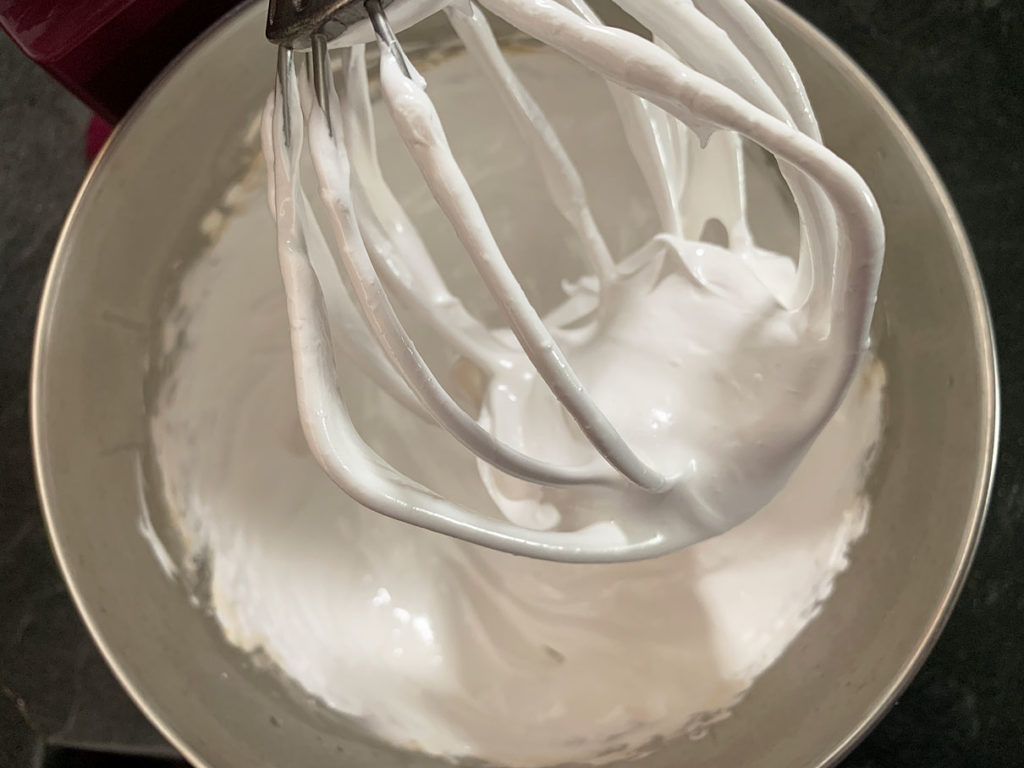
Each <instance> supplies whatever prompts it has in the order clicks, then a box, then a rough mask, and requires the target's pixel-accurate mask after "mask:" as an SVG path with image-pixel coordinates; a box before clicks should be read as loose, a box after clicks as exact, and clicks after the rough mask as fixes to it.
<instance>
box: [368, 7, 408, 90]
mask: <svg viewBox="0 0 1024 768" xmlns="http://www.w3.org/2000/svg"><path fill="white" fill-rule="evenodd" d="M366 12H367V13H368V14H369V16H370V23H371V24H373V31H374V33H376V35H377V39H378V40H379V41H380V44H381V45H382V46H385V47H386V48H387V49H388V50H389V51H391V55H392V56H394V57H395V61H397V62H398V66H399V68H400V69H401V70H402V74H403V75H405V76H406V77H410V78H411V77H412V70H411V69H410V67H409V60H408V59H406V57H405V51H404V50H402V46H401V45H400V44H399V42H398V38H397V37H396V36H395V31H394V30H393V29H392V28H391V23H390V22H389V21H388V17H387V15H386V14H385V13H384V9H383V8H381V5H380V0H366Z"/></svg>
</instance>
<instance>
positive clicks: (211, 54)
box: [33, 0, 997, 768]
mask: <svg viewBox="0 0 1024 768" xmlns="http://www.w3.org/2000/svg"><path fill="white" fill-rule="evenodd" d="M599 5H600V4H599ZM757 6H758V8H759V10H760V11H761V12H762V13H763V15H764V16H765V18H766V20H768V21H769V23H770V24H771V25H772V27H773V28H774V30H775V31H776V33H777V34H778V36H779V37H780V39H781V40H782V42H783V44H784V45H785V46H786V47H787V49H788V50H789V51H790V54H791V55H792V57H793V58H794V60H795V62H796V64H797V66H798V68H799V69H800V71H801V73H802V74H803V76H804V79H805V82H806V85H807V88H808V91H809V93H810V95H811V98H812V102H813V104H814V106H815V109H816V111H817V113H818V116H819V119H820V120H821V123H822V128H823V132H824V135H825V138H826V141H827V143H828V144H829V145H830V146H831V147H832V148H833V149H835V150H836V151H837V152H838V153H839V154H840V155H841V156H842V157H843V158H845V159H846V160H848V161H849V162H850V163H851V164H852V165H854V166H855V167H856V168H857V170H858V171H860V172H861V173H862V174H863V175H864V176H865V178H866V179H867V181H868V183H869V184H870V185H871V187H872V189H873V190H874V192H875V194H876V196H877V198H878V201H879V203H880V205H881V208H882V212H883V215H884V217H885V220H886V226H887V230H888V249H887V254H886V267H885V272H884V275H883V280H882V290H881V296H880V302H879V311H878V317H877V322H876V326H875V339H876V344H877V348H878V350H879V354H880V355H881V357H882V358H883V360H884V361H885V363H886V366H887V368H888V375H889V379H888V381H889V384H888V423H887V428H886V435H885V440H884V445H883V448H882V453H881V456H880V459H879V462H878V469H877V471H876V472H875V474H874V476H873V478H872V481H871V489H870V490H871V492H872V495H873V498H874V509H873V512H872V517H871V521H870V526H869V530H868V532H867V534H866V535H865V537H864V538H863V539H862V540H861V541H860V542H859V543H858V544H857V545H856V547H855V548H854V551H853V553H852V564H851V567H850V569H849V571H848V572H847V573H845V574H844V575H843V576H841V577H840V579H839V580H838V583H837V585H836V590H835V594H834V595H833V597H832V598H831V599H830V600H829V601H828V603H827V604H826V606H825V608H824V610H823V611H822V613H821V615H820V616H819V617H818V618H817V619H816V620H815V621H814V622H812V624H811V625H810V626H809V627H808V628H807V629H806V630H805V631H804V632H803V634H802V635H801V636H800V637H799V638H798V639H797V641H796V642H795V643H794V644H793V645H792V646H791V647H790V648H789V650H788V651H787V653H786V654H785V655H784V656H783V658H782V659H781V660H780V661H779V662H778V663H777V664H776V665H775V666H774V667H773V668H772V669H770V670H769V671H768V672H767V673H766V674H765V675H764V676H763V677H762V678H761V679H760V680H759V681H758V682H757V684H756V685H755V686H754V688H753V690H752V691H751V693H750V695H749V696H748V697H747V698H746V699H745V700H744V701H743V703H742V704H741V705H740V706H739V707H738V708H737V709H736V711H735V712H734V715H733V717H732V718H730V719H729V720H727V721H725V722H723V723H721V724H719V725H717V726H716V727H715V728H714V729H713V732H712V734H711V735H710V736H709V737H708V738H706V739H703V740H701V741H690V740H688V739H686V740H679V741H677V742H670V743H666V744H665V745H664V746H663V747H662V748H661V749H659V750H658V751H657V752H656V754H654V755H652V756H651V757H650V758H648V759H646V760H644V761H641V763H640V764H642V765H649V766H652V767H653V766H677V765H679V764H681V763H683V762H684V761H685V764H687V765H689V766H694V767H695V768H696V767H698V766H707V767H708V768H711V767H712V766H716V767H717V766H729V767H730V768H731V767H732V766H737V765H752V764H756V765H758V766H761V767H762V768H792V767H793V766H805V765H806V766H818V765H823V764H827V763H829V762H830V761H832V760H833V759H835V758H836V757H837V756H838V755H839V754H840V753H841V752H842V751H843V750H844V749H846V748H847V747H848V746H849V745H850V744H851V743H852V742H853V741H855V739H856V738H857V737H858V736H859V735H860V734H861V733H862V732H864V731H865V730H866V729H867V728H868V727H869V726H870V724H871V723H872V722H873V721H874V720H875V719H876V717H877V716H878V715H879V713H880V712H881V711H882V710H883V709H884V707H885V705H886V704H887V703H888V702H890V701H891V699H892V698H893V696H894V695H895V693H896V692H897V691H898V689H899V687H900V686H901V685H902V684H903V683H904V682H905V681H906V679H907V677H908V676H909V674H910V673H911V672H912V671H913V669H914V668H915V666H916V664H917V663H919V661H920V660H921V659H922V657H923V654H924V653H926V652H927V649H928V648H929V647H930V644H931V642H933V640H934V638H935V636H936V634H937V632H938V630H939V629H940V628H941V625H942V623H943V622H944V619H945V617H946V615H947V613H948V610H949V608H950V606H951V602H952V600H953V599H954V598H955V594H956V592H957V590H958V588H959V585H960V583H961V581H962V578H963V575H964V572H965V570H966V567H967V565H968V563H969V560H970V556H971V554H972V552H973V548H974V544H975V542H976V538H977V534H978V530H979V528H980V525H981V520H982V517H983V513H984V506H985V502H986V500H987V494H988V488H989V481H990V477H991V471H992V463H993V451H994V442H995V431H996V416H997V396H996V380H995V375H994V374H995V362H994V353H993V348H992V341H991V332H990V327H989V321H988V317H987V311H986V308H985V301H984V296H983V294H982V292H981V288H980V284H979V281H978V276H977V272H976V268H975V265H974V261H973V258H972V256H971V253H970V250H969V247H968V245H967V242H966V240H965V238H964V235H963V232H962V230H961V227H960V225H959V222H958V220H957V218H956V215H955V213H954V212H953V210H952V208H951V205H950V203H949V200H948V197H947V196H946V193H945V191H944V190H943V189H942V187H941V184H940V182H939V181H938V179H937V177H936V176H935V173H934V171H933V170H932V168H931V166H930V165H929V163H928V161H927V159H926V158H925V157H924V155H923V153H922V151H921V149H920V147H919V146H918V145H917V144H916V142H915V141H914V139H913V138H912V137H911V136H910V134H909V131H908V130H907V128H906V127H905V126H904V125H903V123H902V122H901V121H900V119H899V118H898V116H896V115H895V114H894V112H893V111H892V109H891V107H890V106H889V105H888V103H887V102H886V101H885V100H884V98H883V97H882V96H881V95H880V94H879V93H878V92H877V90H876V89H874V87H873V86H872V85H871V84H870V83H869V82H868V81H867V80H866V78H865V77H864V76H863V75H862V74H861V73H860V72H859V70H857V69H856V67H855V66H854V65H853V64H852V63H851V62H850V61H849V60H848V59H846V58H845V56H843V54H842V53H841V52H839V51H838V50H837V49H836V48H835V47H834V46H832V45H831V44H830V43H829V42H828V41H826V40H825V39H824V38H822V37H821V36H820V35H819V34H818V33H816V32H815V31H814V30H813V29H811V28H810V27H809V26H808V25H807V24H806V23H804V22H803V21H801V20H800V19H799V18H797V17H796V16H795V15H794V14H792V13H791V12H789V11H787V10H786V9H784V8H783V7H782V6H780V5H778V4H776V3H774V2H771V0H766V1H765V2H759V3H757ZM263 12H264V8H263V6H262V5H261V4H254V5H250V6H248V7H246V8H245V9H243V10H241V11H240V12H239V13H237V14H235V15H234V16H233V17H232V18H230V19H229V20H227V21H226V23H224V24H222V25H221V26H220V27H218V28H217V29H216V30H214V31H213V32H212V33H211V34H210V35H208V36H207V37H206V38H205V39H204V40H203V41H201V43H200V44H198V45H197V46H195V47H194V48H193V49H192V50H191V51H190V52H189V53H188V55H187V56H185V57H184V58H183V59H182V60H180V61H179V63H178V64H177V65H176V66H175V67H174V68H173V69H172V70H171V71H170V72H169V74H167V75H165V76H164V77H163V78H162V80H161V82H160V83H159V85H158V86H157V87H156V88H154V89H152V90H151V91H150V92H149V93H148V94H147V96H146V97H145V98H144V99H143V102H142V103H141V105H140V106H139V107H138V108H137V109H136V110H135V111H134V112H133V113H132V114H131V115H130V116H129V118H128V119H127V120H126V121H125V124H124V126H123V127H122V128H121V129H120V130H119V131H118V132H117V134H116V136H115V138H114V140H113V141H112V143H111V145H110V146H109V147H108V148H107V150H106V151H105V152H104V154H103V156H102V158H101V160H100V162H99V163H98V165H97V167H96V168H95V169H94V170H93V172H92V174H91V175H90V177H89V179H88V181H87V182H86V184H85V186H84V188H83V190H82V193H81V196H80V198H79V200H78V202H77V203H76V206H75V208H74V209H73V211H72V213H71V216H70V217H69V220H68V223H67V226H66V229H65V232H64V235H63V237H62V239H61V242H60V244H59V246H58V249H57V254H56V258H55V261H54V265H53V269H52V273H51V277H50V282H49V285H48V288H47V291H46V295H45V298H44V304H43V309H42V315H41V319H40V325H39V331H38V338H37V349H36V368H35V372H34V381H33V397H34V400H33V418H34V427H35V448H36V460H37V468H38V475H39V484H40V489H41V493H42V496H43V500H44V506H45V509H46V514H47V517H48V521H49V525H50V530H51V535H52V537H53V541H54V546H55V549H56V552H57V555H58V558H59V559H60V561H61V565H62V567H63V569H64V571H65V575H66V577H67V579H68V582H69V584H70V585H71V589H72V591H73V593H74V595H75V598H76V600H77V601H78V605H79V607H80V609H81V610H82V613H83V614H84V615H85V617H86V620H87V622H88V624H89V626H90V629H91V630H92V632H93V634H94V635H95V637H96V638H97V640H98V642H99V644H100V646H101V647H102V649H103V651H104V653H105V654H106V656H107V658H108V660H110V662H111V664H112V665H113V666H114V668H115V670H116V671H117V673H118V675H119V676H120V678H121V679H122V681H123V682H124V683H125V685H126V686H127V687H128V689H129V691H130V692H131V693H132V695H133V697H134V698H135V699H136V701H137V702H139V703H140V705H142V707H143V708H144V709H145V710H146V712H147V713H148V715H149V716H150V718H151V719H152V720H153V721H154V722H155V723H156V724H157V725H158V726H159V727H160V728H161V729H162V730H163V731H164V732H165V733H166V734H167V735H168V736H169V738H170V739H171V740H172V741H173V742H174V743H175V745H176V746H178V747H179V748H180V749H182V750H183V751H184V752H185V753H186V755H187V756H189V757H190V758H191V759H192V760H193V761H194V762H195V763H196V764H197V765H202V766H208V768H228V766H238V765H246V766H251V767H252V768H258V767H259V766H280V765H289V766H295V767H296V768H307V767H311V766H327V765H331V766H338V765H345V766H353V767H354V766H362V765H373V766H376V767H378V768H386V766H398V765H410V764H423V765H429V764H432V763H433V762H438V761H431V760H429V759H427V758H424V757H422V756H410V755H408V754H405V753H400V752H397V751H395V750H393V749H390V748H388V747H385V746H382V745H380V744H378V743H376V742H375V741H374V740H372V739H370V738H368V737H366V736H365V735H363V734H362V733H361V732H360V731H359V729H358V728H356V727H353V726H352V725H350V724H348V723H346V722H345V721H344V720H342V719H341V718H338V717H335V716H333V715H331V714H329V713H326V712H324V711H323V710H322V709H320V708H319V707H317V706H316V705H315V704H313V703H312V702H310V701H307V700H306V699H304V698H303V697H302V696H301V695H299V694H297V693H296V692H295V691H292V690H290V689H289V688H288V686H287V685H284V684H282V683H281V682H280V681H279V680H278V679H277V677H276V676H275V675H274V674H272V673H270V672H268V671H266V670H264V669H261V668H260V667H259V666H258V665H256V664H254V663H253V662H252V661H251V660H249V659H248V658H246V657H244V656H243V655H242V654H240V653H239V652H237V651H236V650H235V649H233V648H232V647H231V646H229V645H228V644H227V643H226V642H225V641H224V640H223V638H222V637H221V635H220V633H219V631H218V629H217V627H216V624H215V623H214V621H213V620H212V619H211V618H210V617H209V616H207V615H205V614H204V613H202V612H201V611H199V610H197V609H196V608H195V607H194V606H193V605H192V604H191V603H190V602H189V600H188V596H187V593H186V591H185V590H184V589H183V587H182V586H181V585H180V584H178V583H176V582H175V581H173V580H171V579H169V578H167V576H166V575H165V574H164V572H163V571H162V570H161V568H160V566H159V564H158V563H157V561H156V559H155V558H154V556H153V553H152V551H151V549H150V547H149V544H148V543H147V541H146V540H145V539H144V538H143V536H142V535H141V533H140V530H139V519H140V509H141V505H142V503H143V502H142V499H143V492H142V483H143V473H142V472H141V471H140V462H141V459H140V452H141V449H142V447H143V446H144V445H145V443H146V434H147V422H146V414H145V400H146V392H145V383H144V382H145V376H144V372H145V370H146V367H147V360H148V356H149V353H150V349H151V346H152V344H153V340H154V335H155V334H156V333H157V332H158V330H159V325H158V319H159V314H160V313H159V310H160V302H161V300H162V298H163V297H164V295H165V291H166V286H167V285H168V282H169V281H173V280H174V279H175V275H176V274H177V273H178V272H179V271H180V270H181V268H182V265H183V264H185V263H187V262H188V260H189V259H191V258H192V257H194V255H195V254H196V253H198V252H199V251H200V250H202V248H203V246H204V242H205V241H204V235H203V234H202V232H203V228H202V222H203V220H204V218H205V217H206V215H207V214H208V212H209V211H210V210H211V209H213V208H215V207H216V206H217V205H218V204H219V203H220V201H221V199H222V197H223V194H224V191H225V189H226V188H227V187H228V185H229V184H230V183H231V182H232V181H233V180H234V179H236V178H238V176H239V175H240V174H241V173H242V171H243V169H244V168H246V167H247V165H248V164H249V163H251V161H252V155H253V149H252V147H251V142H250V145H249V146H247V144H246V142H245V141H243V137H245V136H246V134H247V132H249V131H251V130H252V129H253V125H254V123H253V120H254V117H255V116H256V114H257V112H258V110H259V108H260V106H261V105H262V102H263V99H264V98H265V96H266V93H267V90H268V89H269V87H270V86H271V84H272V77H273V60H274V53H273V50H272V48H271V47H270V46H268V45H267V44H266V43H265V41H264V39H263V34H262V32H263V29H262V28H263V21H264V19H263ZM609 15H611V14H609ZM434 31H435V30H432V28H431V27H430V25H429V24H428V25H426V26H424V27H420V28H417V30H415V31H414V33H413V36H414V37H416V36H422V37H424V38H425V39H430V36H431V35H432V34H433V33H434ZM679 684H680V685H685V684H686V681H685V680H681V681H679Z"/></svg>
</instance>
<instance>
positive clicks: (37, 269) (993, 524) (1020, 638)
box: [0, 0, 1024, 768]
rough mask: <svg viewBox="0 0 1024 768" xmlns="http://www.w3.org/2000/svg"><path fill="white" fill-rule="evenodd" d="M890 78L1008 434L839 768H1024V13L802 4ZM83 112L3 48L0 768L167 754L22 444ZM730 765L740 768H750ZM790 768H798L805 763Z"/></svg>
mask: <svg viewBox="0 0 1024 768" xmlns="http://www.w3.org/2000/svg"><path fill="white" fill-rule="evenodd" d="M790 2H791V5H793V6H794V7H795V8H796V9H797V10H799V11H800V12H801V13H802V14H804V15H805V16H806V17H807V18H808V19H810V20H811V21H812V22H814V23H815V24H817V25H818V26H819V27H820V28H821V29H822V30H824V31H825V32H826V33H827V34H828V35H830V36H831V37H832V38H833V39H835V40H836V41H837V42H838V43H839V44H840V45H841V46H842V47H843V48H844V49H845V50H846V51H848V52H849V53H850V54H851V55H852V56H853V58H854V59H855V60H856V61H858V62H859V63H860V64H861V65H862V66H863V67H864V68H865V69H866V70H867V71H868V73H869V74H870V75H871V76H872V77H873V78H874V79H875V80H876V81H877V82H878V83H879V85H880V86H881V87H882V89H883V90H884V91H885V92H886V93H887V94H888V95H889V97H890V98H891V99H892V101H893V102H894V103H895V104H896V106H897V107H898V108H899V110H900V111H901V112H902V113H903V115H904V116H905V117H906V119H907V121H908V122H909V123H910V125H911V127H912V128H913V129H914V131H915V132H916V133H917V135H918V137H919V138H920V139H921V141H922V143H923V144H924V146H925V148H926V149H927V150H928V152H929V153H930V154H931V156H932V159H933V160H934V161H935V164H936V166H937V167H938V169H939V172H940V173H941V174H942V176H943V178H944V179H945V181H946V184H947V185H948V187H949V188H950V190H951V192H952V195H953V198H954V200H955V202H956V204H957V206H958V208H959V210H960V213H961V215H962V217H963V219H964V223H965V224H966V227H967V231H968V233H969V234H970V237H971V240H972V243H973V245H974V248H975V251H976V253H977V257H978V262H979V264H980V265H981V271H982V274H983V276H984V279H985V284H986V286H987V289H988V292H989V300H990V303H991V306H992V313H993V316H994V318H995V324H996V335H997V342H998V346H999V353H1000V365H1001V383H1002V393H1003V432H1002V440H1001V445H1000V461H999V470H998V474H997V481H996V490H995V495H994V497H993V501H992V506H991V509H990V511H989V519H988V523H987V526H986V529H985V534H984V536H983V538H982V541H981V547H980V549H979V552H978V557H977V560H976V562H975V566H974V568H973V570H972V572H971V576H970V579H969V581H968V584H967V587H966V589H965V591H964V594H963V597H962V598H961V600H960V602H959V604H958V605H957V608H956V611H955V613H954V615H953V618H952V620H951V621H950V623H949V626H948V627H947V629H946V631H945V632H944V634H943V635H942V638H941V639H940V641H939V643H938V645H937V646H936V648H935V651H934V652H933V653H932V655H931V657H930V658H929V660H928V662H927V663H926V665H925V666H924V668H923V669H922V671H921V673H920V674H919V675H918V677H917V679H916V680H915V681H914V683H913V684H912V685H911V687H910V688H909V689H908V691H907V692H906V694H905V695H904V696H903V697H902V698H901V699H900V701H899V703H898V704H897V706H896V707H895V708H894V709H893V711H892V712H891V713H890V714H889V716H888V717H887V718H886V719H885V720H884V721H883V722H882V724H881V725H880V726H879V727H878V728H877V729H876V730H875V732H874V733H873V734H872V735H871V736H869V737H868V739H867V740H866V741H865V742H864V744H862V745H861V746H860V747H859V748H858V749H857V750H856V751H855V752H854V753H853V755H851V757H850V758H849V759H848V760H847V762H846V763H844V768H960V767H968V766H969V767H971V768H973V767H974V766H977V767H978V768H1021V766H1024V466H1022V462H1024V407H1022V406H1024V403H1022V400H1021V392H1022V389H1024V334H1022V333H1021V329H1022V328H1024V296H1022V291H1024V288H1022V284H1024V255H1022V250H1024V174H1022V168H1021V166H1022V163H1024V143H1022V140H1021V132H1022V131H1024V86H1022V82H1024V3H1021V2H1019V0H1013V1H1011V0H1003V1H1002V2H1000V0H955V1H954V0H936V1H932V0H907V1H905V2H899V3H885V2H877V1H876V0H790ZM86 120H87V115H86V112H85V110H84V109H83V108H82V107H80V106H79V105H77V104H76V103H75V102H74V101H73V100H72V99H71V98H70V97H68V96H67V95H65V94H63V93H61V92H60V90H59V88H57V87H56V86H55V85H53V84H52V83H50V82H48V81H47V79H46V77H45V76H44V75H42V74H40V73H38V72H36V71H35V70H33V68H32V67H31V66H30V65H29V64H28V63H27V62H24V61H22V60H21V59H20V58H19V57H18V55H17V52H16V50H15V49H14V47H13V45H11V44H10V43H9V42H7V41H6V40H0V767H3V768H7V766H10V767H11V768H21V766H30V765H31V766H39V765H44V764H45V765H49V766H53V767H54V768H56V767H57V766H66V767H72V766H86V765H88V766H94V765H103V766H126V767H127V766H132V768H143V766H148V765H152V763H148V762H141V761H140V760H139V759H126V760H120V761H118V762H114V761H113V759H112V758H108V757H102V756H97V755H95V754H90V753H86V752H80V751H77V750H75V749H59V750H55V749H53V748H52V747H51V748H50V749H49V750H47V749H46V745H48V744H49V745H53V744H63V745H65V746H70V747H78V746H82V745H90V744H91V745H95V746H104V745H109V746H111V747H112V748H117V749H128V750H133V749H138V748H144V749H151V750H156V751H157V752H160V751H163V754H167V753H166V745H163V743H162V742H161V741H160V739H159V737H158V736H157V735H156V733H155V732H154V731H153V729H152V728H151V727H150V726H149V725H148V724H147V723H146V722H145V720H144V719H143V718H142V717H141V715H139V714H138V713H137V711H136V710H135V709H134V707H133V706H132V704H131V703H130V702H129V701H128V699H127V698H126V697H125V695H124V694H123V693H122V692H121V690H120V688H119V686H118V685H117V683H116V682H115V681H114V680H113V678H112V677H111V675H110V673H109V672H108V671H107V670H106V667H105V666H104V664H103V662H102V660H101V659H100V658H99V656H98V654H97V652H96V651H95V649H94V647H93V645H92V642H91V640H90V639H89V638H88V636H87V634H86V633H85V631H84V629H83V627H82V624H81V622H80V620H79V619H78V616H77V614H76V613H75V610H74V608H73V607H72V605H71V603H70V601H69V598H68V595H67V591H66V589H65V588H64V586H63V583H62V581H61V579H60V576H59V575H58V574H57V572H56V570H55V567H54V565H53V561H52V556H51V554H50V550H49V546H48V544H47V541H46V537H45V533H44V531H43V527H42V523H41V520H40V516H39V512H38V504H37V501H36V495H35V488H34V484H33V480H32V466H31V456H30V451H29V438H28V415H27V381H28V366H29V358H30V346H31V337H32V325H33V320H34V315H35V310H36V305H37V303H38V299H39V292H40V289H41V286H42V280H43V275H44V272H45V269H46V265H47V261H48V259H49V255H50V252H51V250H52V247H53V244H54V242H55V240H56V236H57V232H58V229H59V226H60V222H61V219H62V218H63V215H64V212H65V211H66V210H67V206H68V205H69V203H70V201H71V198H72V197H73V194H74V190H75V188H76V187H77V185H78V183H79V182H80V180H81V178H82V175H83V173H84V171H85V163H84V160H83V159H82V147H83V138H82V137H83V133H84V129H85V124H86ZM737 768H746V767H740V766H737ZM794 768H800V767H799V766H794Z"/></svg>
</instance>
